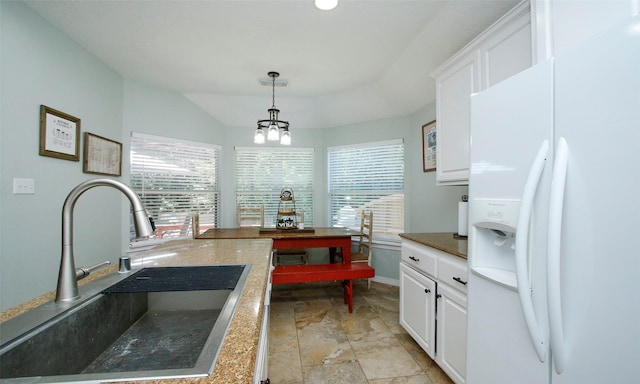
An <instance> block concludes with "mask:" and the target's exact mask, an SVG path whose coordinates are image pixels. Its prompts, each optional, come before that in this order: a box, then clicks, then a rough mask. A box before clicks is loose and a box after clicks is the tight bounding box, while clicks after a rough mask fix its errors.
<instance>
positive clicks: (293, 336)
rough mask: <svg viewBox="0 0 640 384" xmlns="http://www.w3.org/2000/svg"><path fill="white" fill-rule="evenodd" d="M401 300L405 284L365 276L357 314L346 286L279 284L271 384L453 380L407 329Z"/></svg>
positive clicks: (358, 288) (443, 383)
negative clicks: (349, 304)
mask: <svg viewBox="0 0 640 384" xmlns="http://www.w3.org/2000/svg"><path fill="white" fill-rule="evenodd" d="M398 299H399V292H398V287H393V286H388V285H385V284H379V283H375V282H373V283H372V284H371V289H367V285H366V281H359V282H357V283H356V284H355V287H354V296H353V301H354V308H353V313H352V314H349V311H348V308H347V306H346V305H345V304H343V298H342V288H341V287H340V284H339V283H336V282H330V283H310V284H291V285H274V286H273V294H272V299H271V318H270V324H271V325H270V336H269V379H270V380H271V383H273V384H322V383H335V384H338V383H348V384H360V383H364V384H367V383H368V384H405V383H406V384H450V383H452V381H451V380H450V379H449V378H448V377H447V375H446V374H445V373H444V372H442V370H441V369H440V367H438V366H437V365H436V363H435V362H433V360H431V359H430V358H429V357H428V356H427V354H426V353H425V352H424V351H423V350H422V349H421V348H420V347H419V346H418V344H416V342H415V341H414V340H413V339H412V338H411V336H409V335H408V334H407V333H406V332H405V331H404V329H403V328H402V327H401V326H400V324H399V322H398Z"/></svg>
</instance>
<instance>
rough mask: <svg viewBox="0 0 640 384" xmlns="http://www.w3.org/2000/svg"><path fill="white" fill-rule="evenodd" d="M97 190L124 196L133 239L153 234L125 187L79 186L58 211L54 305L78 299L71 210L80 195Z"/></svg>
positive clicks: (96, 182)
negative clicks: (59, 244) (58, 252)
mask: <svg viewBox="0 0 640 384" xmlns="http://www.w3.org/2000/svg"><path fill="white" fill-rule="evenodd" d="M99 186H105V187H112V188H115V189H118V190H119V191H121V192H122V193H124V194H125V196H127V198H128V199H129V201H130V202H131V206H132V207H133V224H134V227H135V230H136V236H138V237H143V236H151V235H152V234H153V232H154V228H153V225H152V222H151V220H150V217H149V215H148V214H147V211H146V210H145V209H144V206H143V205H142V201H140V198H139V197H138V195H136V193H135V192H134V191H133V190H132V189H131V188H129V186H127V185H126V184H124V183H121V182H119V181H116V180H112V179H92V180H87V181H85V182H82V183H80V184H79V185H78V186H77V187H75V188H74V189H73V190H71V192H69V195H68V196H67V198H66V200H65V201H64V206H63V207H62V257H61V259H60V271H59V273H58V287H57V290H56V302H61V301H62V302H64V301H73V300H76V299H78V298H79V297H80V295H79V294H78V278H77V276H78V275H77V274H76V267H75V262H74V258H73V208H74V206H75V205H76V201H77V200H78V198H79V197H80V195H82V194H83V193H84V192H85V191H87V190H88V189H91V188H93V187H99Z"/></svg>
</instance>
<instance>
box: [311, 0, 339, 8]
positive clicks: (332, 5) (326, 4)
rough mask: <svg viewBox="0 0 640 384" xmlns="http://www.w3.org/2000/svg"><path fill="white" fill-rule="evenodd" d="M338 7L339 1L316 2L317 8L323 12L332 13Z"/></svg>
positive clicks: (322, 0)
mask: <svg viewBox="0 0 640 384" xmlns="http://www.w3.org/2000/svg"><path fill="white" fill-rule="evenodd" d="M337 6H338V0H316V8H318V9H320V10H323V11H330V10H332V9H333V8H335V7H337Z"/></svg>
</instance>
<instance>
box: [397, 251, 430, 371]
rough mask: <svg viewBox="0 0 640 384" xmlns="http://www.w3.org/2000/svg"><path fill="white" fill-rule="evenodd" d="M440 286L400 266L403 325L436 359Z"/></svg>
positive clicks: (401, 319)
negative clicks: (437, 307)
mask: <svg viewBox="0 0 640 384" xmlns="http://www.w3.org/2000/svg"><path fill="white" fill-rule="evenodd" d="M435 309H436V282H435V281H433V280H431V279H430V278H428V277H426V276H424V275H421V274H419V273H418V272H416V271H415V270H413V269H411V268H410V267H407V266H406V265H404V264H402V263H400V325H402V326H403V327H404V329H405V330H406V331H407V332H408V333H409V334H410V335H411V336H412V337H413V338H414V340H415V341H416V342H417V343H418V344H419V345H420V346H421V347H422V349H424V350H425V352H427V354H428V355H429V356H430V357H431V358H432V359H433V358H435V342H434V341H435V331H436V322H435V320H436V319H435Z"/></svg>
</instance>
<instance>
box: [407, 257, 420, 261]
mask: <svg viewBox="0 0 640 384" xmlns="http://www.w3.org/2000/svg"><path fill="white" fill-rule="evenodd" d="M409 258H410V259H411V260H413V261H415V262H416V263H417V262H419V261H420V259H416V258H415V257H413V256H409Z"/></svg>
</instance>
